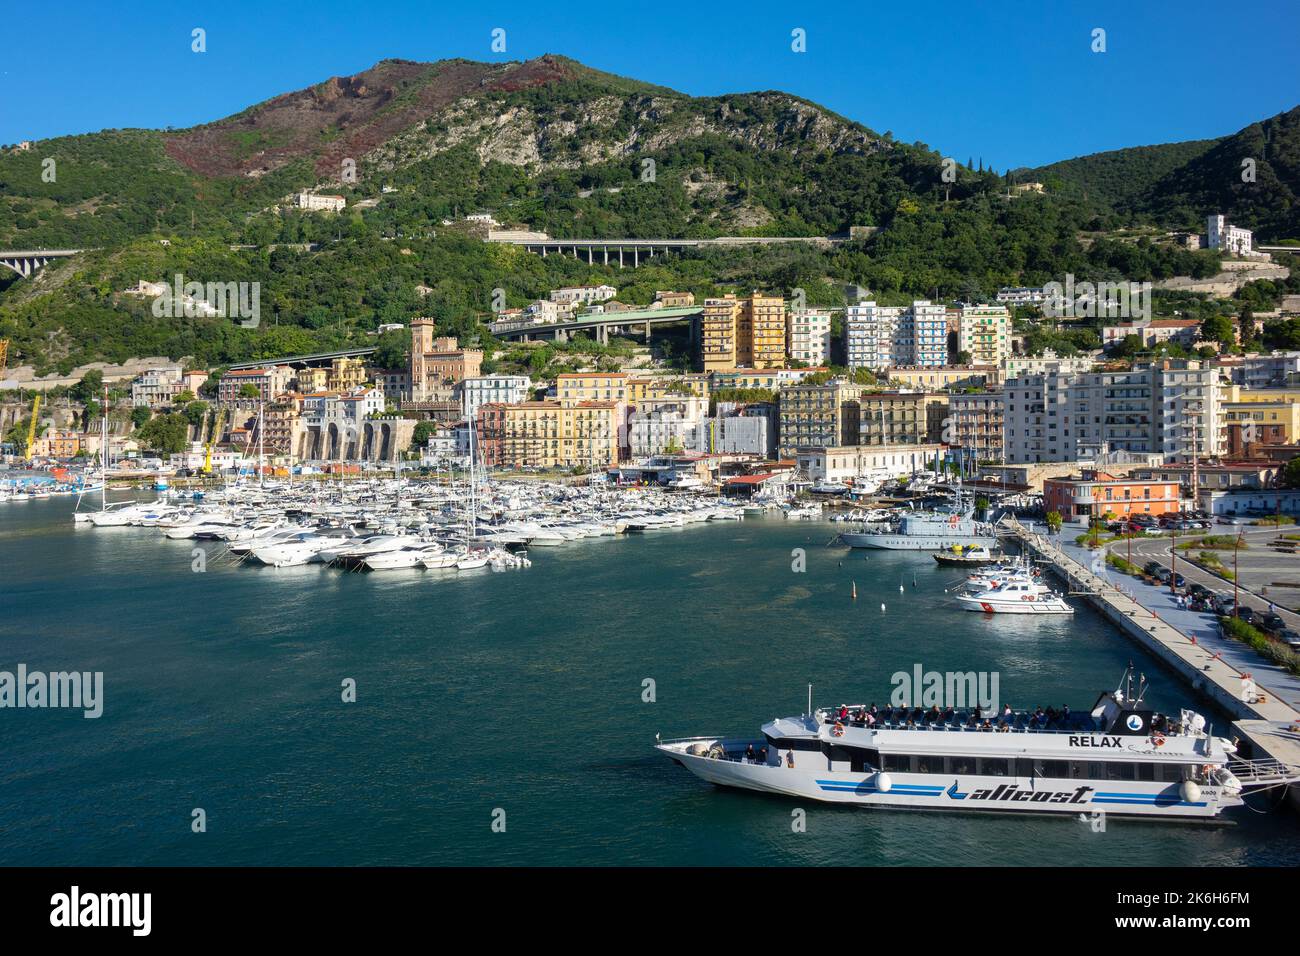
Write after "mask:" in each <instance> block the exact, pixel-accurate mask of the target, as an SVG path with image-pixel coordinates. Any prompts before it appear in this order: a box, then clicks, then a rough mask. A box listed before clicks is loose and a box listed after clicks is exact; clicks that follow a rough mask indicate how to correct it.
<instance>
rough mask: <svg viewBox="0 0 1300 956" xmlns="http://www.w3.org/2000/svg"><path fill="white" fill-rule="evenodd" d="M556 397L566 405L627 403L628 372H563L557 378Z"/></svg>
mask: <svg viewBox="0 0 1300 956" xmlns="http://www.w3.org/2000/svg"><path fill="white" fill-rule="evenodd" d="M555 397H556V399H558V400H559V401H560V402H563V403H565V404H569V405H571V404H574V403H575V402H626V401H627V400H628V374H627V373H626V372H563V373H561V374H559V375H557V376H556V377H555Z"/></svg>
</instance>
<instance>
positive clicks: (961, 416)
mask: <svg viewBox="0 0 1300 956" xmlns="http://www.w3.org/2000/svg"><path fill="white" fill-rule="evenodd" d="M1005 417H1006V400H1005V397H1004V396H1003V394H1002V393H1001V392H954V393H953V394H951V395H949V396H948V418H947V420H946V422H945V424H944V428H943V432H942V434H941V435H940V436H939V438H940V440H941V441H943V442H944V443H945V444H948V445H952V446H954V447H956V448H959V449H961V451H962V452H963V454H964V455H966V456H968V457H969V458H973V459H974V460H975V461H977V462H994V461H1002V460H1003V458H1004V457H1005V455H1006V452H1005V450H1004V448H1003V444H1002V431H1003V429H1004V428H1005V427H1006V426H1005Z"/></svg>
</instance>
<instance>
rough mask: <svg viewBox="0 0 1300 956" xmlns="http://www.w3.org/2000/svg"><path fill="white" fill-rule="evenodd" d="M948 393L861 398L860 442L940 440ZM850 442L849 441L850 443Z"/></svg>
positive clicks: (885, 443)
mask: <svg viewBox="0 0 1300 956" xmlns="http://www.w3.org/2000/svg"><path fill="white" fill-rule="evenodd" d="M947 415H948V396H946V395H932V394H926V393H923V392H876V393H869V394H863V395H861V396H860V397H859V398H858V441H857V442H856V444H859V445H917V444H924V443H926V442H933V441H938V440H939V438H940V437H941V435H942V434H943V422H944V419H945V418H946V417H947ZM846 444H849V443H846Z"/></svg>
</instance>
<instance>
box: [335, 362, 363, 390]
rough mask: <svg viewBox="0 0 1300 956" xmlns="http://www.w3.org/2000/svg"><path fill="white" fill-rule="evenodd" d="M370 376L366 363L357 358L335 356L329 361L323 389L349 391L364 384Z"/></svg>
mask: <svg viewBox="0 0 1300 956" xmlns="http://www.w3.org/2000/svg"><path fill="white" fill-rule="evenodd" d="M369 378H370V376H369V374H367V372H366V363H365V362H363V361H361V359H359V358H336V359H334V361H332V362H330V367H329V371H328V374H327V375H326V377H325V389H326V391H330V392H350V391H352V389H354V388H357V387H358V386H361V385H364V384H366V381H367V380H368V379H369Z"/></svg>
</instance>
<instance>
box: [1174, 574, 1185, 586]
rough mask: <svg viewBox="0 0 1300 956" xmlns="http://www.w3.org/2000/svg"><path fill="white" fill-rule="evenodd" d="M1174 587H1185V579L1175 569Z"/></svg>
mask: <svg viewBox="0 0 1300 956" xmlns="http://www.w3.org/2000/svg"><path fill="white" fill-rule="evenodd" d="M1174 587H1176V588H1184V587H1187V579H1186V578H1185V577H1183V576H1182V575H1181V574H1179V573H1178V572H1177V571H1175V572H1174Z"/></svg>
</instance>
